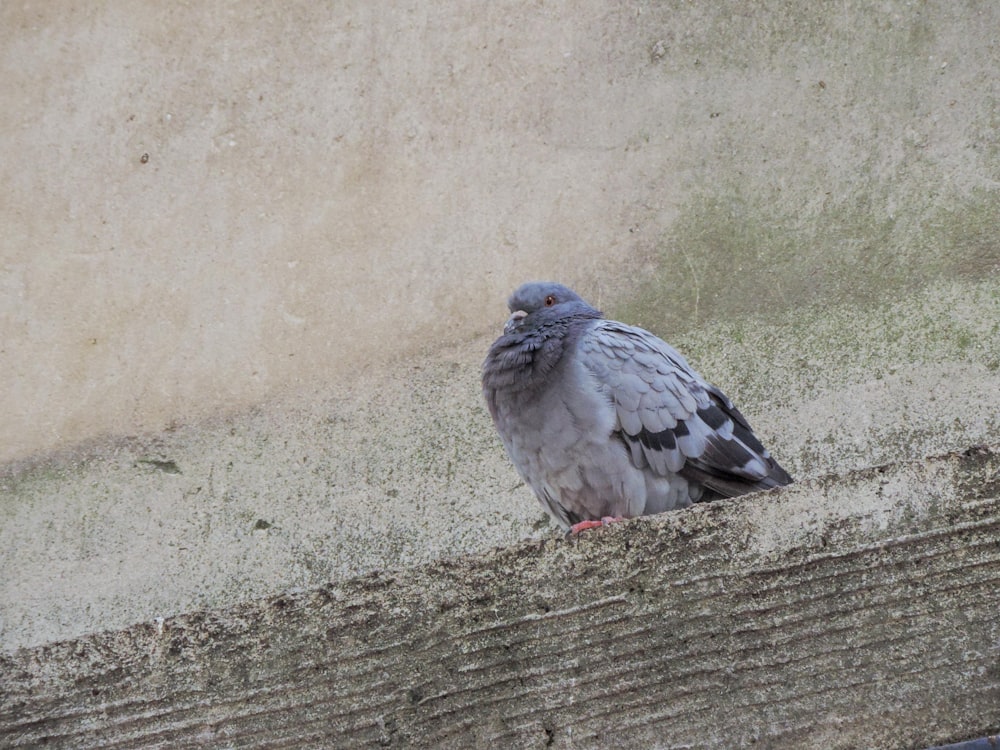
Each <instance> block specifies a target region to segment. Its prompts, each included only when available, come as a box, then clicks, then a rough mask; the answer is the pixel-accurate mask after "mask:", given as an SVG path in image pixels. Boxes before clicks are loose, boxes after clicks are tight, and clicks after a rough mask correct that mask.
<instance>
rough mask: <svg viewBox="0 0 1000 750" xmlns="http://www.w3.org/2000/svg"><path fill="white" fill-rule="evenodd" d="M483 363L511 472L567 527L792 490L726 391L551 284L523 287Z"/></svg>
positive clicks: (664, 347)
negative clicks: (781, 488)
mask: <svg viewBox="0 0 1000 750" xmlns="http://www.w3.org/2000/svg"><path fill="white" fill-rule="evenodd" d="M508 306H509V308H510V311H511V313H512V314H511V317H510V319H509V320H508V321H507V325H506V326H505V329H504V330H505V333H504V335H503V336H501V337H500V338H498V339H497V340H496V341H495V342H494V343H493V346H492V347H491V348H490V351H489V353H488V354H487V357H486V361H485V362H484V363H483V395H484V397H485V399H486V403H487V406H488V408H489V411H490V415H491V416H492V417H493V421H494V424H495V425H496V428H497V432H498V433H499V434H500V438H501V440H502V441H503V444H504V447H505V448H506V449H507V453H508V455H509V456H510V458H511V461H512V462H513V463H514V466H515V468H516V469H517V470H518V472H519V473H520V474H521V476H522V477H523V478H524V480H525V481H526V482H527V483H528V485H529V486H531V488H532V489H533V490H534V491H535V494H536V495H537V496H538V499H539V500H540V502H541V503H542V506H543V507H544V508H545V509H546V510H547V511H548V512H549V513H550V514H551V515H552V517H553V518H554V519H555V520H556V521H557V522H558V523H559V524H560V525H561V526H563V527H564V528H569V527H570V526H571V525H572V524H574V523H577V522H579V521H583V520H594V519H600V518H602V517H604V516H624V517H632V516H638V515H645V514H650V513H659V512H662V511H664V510H670V509H672V508H677V507H685V506H687V505H690V504H691V503H692V502H698V501H700V500H711V499H715V498H718V497H732V496H736V495H741V494H744V493H747V492H753V491H755V490H761V489H768V488H771V487H777V486H780V485H785V484H789V483H790V482H791V481H792V478H791V476H789V474H788V473H787V472H786V471H785V470H784V469H783V468H782V467H781V466H779V465H778V463H777V462H776V461H775V460H774V459H773V458H772V457H771V455H770V454H769V453H768V452H767V450H766V449H765V448H764V446H763V445H761V443H760V441H759V440H758V439H757V437H756V436H755V435H754V434H753V430H752V429H751V428H750V425H749V423H748V422H747V420H746V418H745V417H744V416H743V415H742V414H741V413H740V412H739V410H737V409H736V407H735V406H734V405H733V403H732V402H731V401H730V400H729V399H728V398H727V397H726V395H725V394H724V393H723V392H722V391H720V390H719V389H718V388H716V387H715V386H713V385H711V384H709V383H708V382H706V381H705V380H704V379H703V378H702V377H701V376H700V375H699V374H698V373H697V372H695V371H694V370H693V369H692V368H691V367H690V365H688V363H687V361H686V360H685V359H684V357H682V356H681V355H680V354H679V353H678V352H677V351H676V350H674V349H673V348H672V347H671V346H670V345H669V344H667V343H666V342H664V341H662V340H661V339H659V338H657V337H656V336H654V335H653V334H651V333H650V332H648V331H645V330H643V329H641V328H635V327H632V326H628V325H625V324H623V323H617V322H614V321H609V320H605V319H603V317H602V316H601V313H600V312H599V311H597V310H596V309H594V308H593V307H591V306H590V305H589V304H587V303H586V302H584V301H583V300H582V299H581V298H580V297H579V296H578V295H577V294H576V293H575V292H573V291H572V290H571V289H568V288H567V287H565V286H562V285H560V284H555V283H552V282H530V283H528V284H524V285H522V286H521V287H519V288H518V289H517V290H516V291H515V292H514V294H513V295H511V298H510V300H509V302H508Z"/></svg>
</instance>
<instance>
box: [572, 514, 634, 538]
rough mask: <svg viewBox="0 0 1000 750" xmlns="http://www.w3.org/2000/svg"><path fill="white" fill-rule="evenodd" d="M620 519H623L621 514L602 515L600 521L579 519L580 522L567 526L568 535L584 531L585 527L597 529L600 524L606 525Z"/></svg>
mask: <svg viewBox="0 0 1000 750" xmlns="http://www.w3.org/2000/svg"><path fill="white" fill-rule="evenodd" d="M621 520H624V519H623V517H622V516H604V517H603V518H602V519H601V520H600V521H580V523H574V524H573V525H572V526H570V527H569V535H570V536H576V535H577V534H579V533H580V532H581V531H586V530H587V529H599V528H601V527H602V526H607V525H608V524H611V523H614V522H615V521H621Z"/></svg>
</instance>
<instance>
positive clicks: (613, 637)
mask: <svg viewBox="0 0 1000 750" xmlns="http://www.w3.org/2000/svg"><path fill="white" fill-rule="evenodd" d="M779 520H780V523H779ZM0 686H2V690H0V746H3V747H72V748H133V747H156V748H167V747H169V748H179V747H199V746H201V747H213V748H215V747H221V748H225V747H234V748H235V747H239V748H255V747H268V748H276V747H289V748H292V747H294V748H302V747H376V746H385V747H402V746H406V747H414V746H415V747H454V748H468V747H487V746H491V747H539V748H541V747H556V748H559V747H643V748H645V747H662V748H678V747H745V746H750V745H753V746H754V747H781V748H796V747H823V748H860V747H880V748H895V747H898V748H921V747H928V746H930V745H933V744H943V743H946V742H957V741H960V740H963V739H968V738H972V737H981V736H984V735H986V734H989V733H991V732H993V733H995V732H996V731H997V730H998V729H1000V453H998V452H997V450H996V448H987V447H976V448H971V449H969V450H967V451H965V452H963V453H957V454H949V455H945V456H941V457H936V458H931V459H927V460H924V461H919V462H912V463H901V464H893V465H888V466H883V467H879V468H874V469H867V470H862V471H858V472H855V473H852V474H848V475H846V476H843V477H829V478H825V479H819V480H813V481H810V482H803V483H800V484H797V485H793V486H792V487H790V488H788V489H786V490H783V491H778V492H771V493H765V494H760V495H756V496H753V497H746V498H742V499H739V500H735V501H727V502H720V503H715V504H710V505H705V506H699V507H696V508H694V509H691V510H688V511H681V512H675V513H669V514H664V515H663V516H660V517H656V518H652V519H640V520H637V521H630V522H625V523H621V524H617V525H613V526H611V527H608V528H605V529H601V530H598V531H596V532H591V533H588V534H586V535H585V536H583V537H582V538H580V539H577V540H566V539H563V538H561V537H553V538H551V539H546V540H544V541H542V542H533V543H525V544H521V545H518V546H515V547H511V548H507V549H502V550H497V551H495V552H493V553H490V554H487V555H482V556H477V557H466V558H451V559H445V560H441V561H439V562H436V563H434V564H431V565H427V566H422V567H418V568H414V569H407V570H398V571H395V572H391V573H388V572H383V573H380V574H373V575H368V576H365V577H362V578H357V579H354V580H351V581H349V582H347V583H342V584H337V585H335V586H330V587H325V588H320V589H315V590H309V591H300V592H290V593H288V594H285V595H282V596H278V597H272V598H269V599H264V600H259V601H253V602H249V603H246V604H244V605H240V606H237V607H235V608H231V609H226V610H221V611H212V612H195V613H191V614H186V615H182V616H178V617H175V618H171V619H167V620H165V621H159V622H145V623H139V624H137V625H134V626H133V627H130V628H127V629H124V630H120V631H116V632H105V633H95V634H92V635H88V636H86V637H83V638H79V639H77V640H72V641H66V642H61V643H55V644H50V645H45V646H41V647H37V648H32V649H22V650H19V651H16V652H12V653H7V654H4V655H2V656H0Z"/></svg>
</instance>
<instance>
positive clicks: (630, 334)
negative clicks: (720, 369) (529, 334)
mask: <svg viewBox="0 0 1000 750" xmlns="http://www.w3.org/2000/svg"><path fill="white" fill-rule="evenodd" d="M578 351H579V352H580V356H581V358H582V361H583V364H584V365H585V367H586V368H587V369H588V370H589V371H590V373H591V374H592V375H593V377H594V378H595V379H596V381H597V382H598V384H599V388H600V389H601V391H602V393H603V394H604V395H605V397H606V398H607V399H608V401H609V403H610V404H611V405H612V406H613V408H614V410H615V416H616V419H617V425H616V427H617V433H618V435H619V437H620V438H621V439H622V440H623V441H624V442H625V445H626V446H627V447H628V449H629V452H630V455H631V459H632V463H633V464H635V466H637V467H638V468H641V469H644V468H646V467H648V468H649V470H651V471H653V472H654V473H655V474H658V475H660V476H665V477H667V476H670V474H680V475H682V476H686V477H687V478H689V479H692V480H694V481H697V482H699V483H701V484H703V485H704V486H705V487H707V488H709V489H711V490H714V491H715V492H717V493H718V494H720V495H723V496H726V497H732V496H735V495H741V494H744V493H746V492H750V491H753V490H757V489H767V488H769V487H776V486H779V485H784V484H789V483H790V482H791V481H792V478H791V477H790V476H789V475H788V473H787V472H786V471H785V470H784V469H782V468H781V467H780V466H779V465H778V464H777V463H776V462H775V461H774V459H773V458H771V455H770V454H769V453H768V452H767V450H765V448H764V446H763V445H761V442H760V440H758V439H757V437H756V435H754V433H753V430H752V429H751V428H750V425H749V424H748V423H747V420H746V418H745V417H744V416H743V415H742V414H741V413H740V412H739V410H738V409H737V408H736V407H735V406H733V402H732V401H730V400H729V399H728V398H727V397H726V395H725V394H724V393H723V392H722V391H720V390H719V389H718V388H716V387H715V386H713V385H710V384H709V383H707V382H705V381H704V380H703V379H702V378H701V376H700V375H698V373H696V372H695V371H694V370H692V369H691V367H690V365H688V363H687V361H686V360H685V359H684V357H682V356H681V355H680V354H679V353H678V352H677V351H676V350H674V349H673V348H672V347H671V346H670V345H669V344H667V343H666V342H665V341H662V340H661V339H659V338H657V337H656V336H654V335H653V334H651V333H649V332H648V331H645V330H643V329H641V328H634V327H632V326H627V325H624V324H622V323H616V322H614V321H608V320H602V321H600V322H598V323H597V324H595V325H594V326H592V327H591V328H590V330H589V331H588V332H587V333H586V334H584V335H583V336H582V337H581V339H580V342H579V350H578Z"/></svg>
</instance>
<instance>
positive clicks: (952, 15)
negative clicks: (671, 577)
mask: <svg viewBox="0 0 1000 750" xmlns="http://www.w3.org/2000/svg"><path fill="white" fill-rule="evenodd" d="M0 20H2V23H0V103H2V105H3V106H0V144H2V145H0V148H2V149H3V153H2V158H0V177H2V180H3V184H4V186H5V189H4V199H3V201H0V374H2V378H3V384H4V386H5V387H4V388H3V389H2V390H0V413H2V414H3V415H4V418H3V419H2V420H0V458H2V459H3V460H4V461H5V462H7V463H6V464H5V467H4V469H3V473H2V477H3V478H2V491H0V644H2V645H3V646H4V647H5V648H10V647H14V646H19V645H31V644H37V643H41V642H44V641H47V640H50V639H56V638H65V637H70V636H74V635H78V634H81V633H85V632H88V631H90V630H94V629H101V628H108V627H119V626H124V625H127V624H128V623H131V622H135V621H138V620H143V619H151V618H154V617H157V616H164V615H169V614H172V613H175V612H180V611H186V610H190V609H194V608H201V607H218V606H226V605H229V604H232V603H234V602H236V601H239V600H242V599H245V598H250V597H255V596H261V595H265V594H268V593H271V592H274V591H278V590H284V589H287V588H293V587H302V586H311V585H319V584H321V583H323V582H325V581H327V580H329V579H341V578H344V577H349V576H352V575H355V574H357V573H360V572H364V571H367V570H372V569H376V568H381V567H384V566H385V565H387V564H392V565H397V564H407V563H411V562H418V561H423V560H427V559H429V558H433V557H435V556H437V555H439V554H442V553H452V552H456V551H476V550H483V549H486V548H489V547H491V546H494V545H499V544H508V543H510V542H512V541H514V540H517V539H522V538H524V537H525V536H528V535H540V536H547V535H549V534H551V533H553V532H552V531H551V529H550V528H549V527H548V526H547V522H546V521H545V519H544V517H543V515H542V512H541V510H540V509H539V508H538V507H537V504H536V503H535V501H534V500H533V498H532V497H531V496H530V493H529V492H528V491H527V490H526V489H525V488H524V487H523V486H518V482H517V478H516V475H515V473H514V471H513V469H511V468H510V467H509V465H507V463H506V460H505V458H504V456H503V454H502V449H501V447H500V444H499V441H498V440H497V439H496V438H495V437H494V436H493V434H492V428H491V426H490V424H489V420H488V417H487V415H486V413H485V410H484V408H483V407H482V405H481V403H480V397H479V393H478V366H479V363H480V361H481V358H482V356H483V354H484V352H485V349H486V347H487V346H488V343H489V341H490V340H491V339H492V338H493V336H495V335H496V333H497V332H498V327H499V325H500V323H501V321H502V320H503V319H504V317H505V309H504V299H505V297H506V295H507V294H508V293H509V291H510V290H511V289H512V288H513V287H514V286H515V285H516V284H517V283H519V282H520V281H523V280H525V279H528V278H538V277H544V278H554V279H558V280H562V281H565V282H568V283H570V284H572V285H575V286H577V287H578V289H579V291H581V292H582V293H583V294H584V296H586V297H588V298H589V299H590V300H591V301H593V302H595V303H596V304H598V305H600V306H602V307H603V308H604V309H605V310H606V311H607V312H608V313H609V314H611V315H613V316H615V317H619V318H622V319H625V320H627V321H628V322H632V323H638V324H641V325H645V326H646V327H649V328H651V329H653V330H654V331H656V332H657V333H659V334H661V335H663V336H664V337H666V338H668V339H669V340H670V341H671V342H672V343H674V344H675V345H677V346H678V347H680V348H682V349H683V350H684V351H685V352H686V353H687V354H689V355H690V358H691V359H692V361H693V362H694V363H695V364H696V366H697V367H698V368H699V369H700V370H701V371H702V372H703V373H704V374H705V375H706V376H708V377H709V378H710V379H712V380H713V381H715V382H716V383H718V384H719V385H720V386H722V387H723V388H724V389H725V390H726V391H727V392H729V393H730V395H732V396H733V397H734V398H735V399H736V400H737V401H738V402H739V404H740V405H741V407H743V410H744V411H745V412H746V413H747V414H748V416H749V417H750V418H751V421H752V422H753V423H754V424H755V426H757V427H758V430H759V432H760V433H761V435H762V436H763V437H764V439H765V442H767V443H768V444H769V445H770V446H771V447H772V450H773V452H774V453H775V454H776V455H777V456H778V457H779V458H780V459H781V460H782V462H783V463H785V464H786V465H787V466H788V467H789V468H790V469H792V470H793V471H794V473H795V474H796V475H797V476H799V477H808V476H816V475H822V474H828V473H832V472H841V471H847V470H850V469H854V468H859V467H864V466H871V465H877V464H880V463H884V462H886V461H891V460H898V459H907V458H914V457H919V456H922V455H927V454H934V453H940V452H943V451H946V450H951V449H956V448H962V447H965V446H968V445H970V444H974V443H979V442H989V439H990V438H991V437H994V436H995V435H996V434H997V430H998V427H1000V408H998V402H1000V398H998V396H997V394H998V393H1000V230H998V222H997V216H1000V197H998V196H1000V156H998V138H997V133H998V132H1000V119H998V114H997V113H998V106H997V101H998V88H1000V83H998V81H1000V75H998V71H1000V48H998V46H997V38H996V33H995V30H996V29H997V28H998V27H1000V6H997V4H996V3H993V2H987V1H983V2H967V3H961V4H958V3H953V2H946V1H944V0H942V1H941V2H926V3H920V4H910V3H906V2H902V1H901V0H899V1H896V0H890V1H889V2H885V3H881V4H879V5H877V6H872V4H870V3H863V2H850V1H849V2H844V3H837V4H821V5H816V4H806V3H792V2H782V1H780V0H774V1H772V2H764V3H755V4H753V5H752V6H745V5H743V4H738V3H704V4H692V3H687V2H680V1H679V0H678V1H676V2H664V3H641V2H640V3H614V4H607V3H598V2H590V3H565V2H554V3H523V2H497V3H490V4H488V5H469V4H466V3H458V2H445V3H433V4H427V3H410V4H402V3H399V4H393V5H392V6H391V7H390V6H388V5H386V4H373V3H367V2H353V3H352V2H345V3H338V4H334V5H329V6H326V5H317V4H313V3H300V4H291V5H289V4H285V5H283V6H281V7H280V8H279V7H278V6H274V7H272V6H270V5H268V4H257V5H254V4H241V5H228V4H227V5H223V4H217V5H216V4H209V5H207V6H206V5H192V6H186V5H176V4H167V5H164V4H157V3H144V2H131V3H128V2H116V3H108V4H104V5H103V6H101V7H99V8H98V7H89V6H82V7H79V6H74V5H71V4H68V3H47V4H41V5H36V6H25V5H17V4H14V5H12V4H7V5H4V6H3V7H2V8H0Z"/></svg>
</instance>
